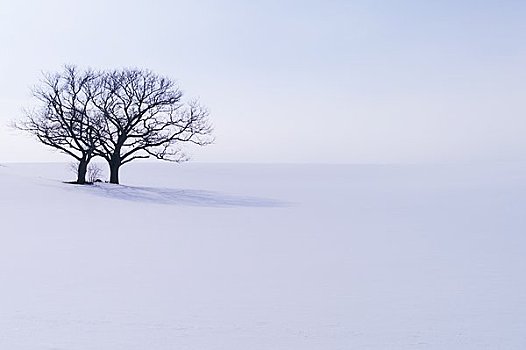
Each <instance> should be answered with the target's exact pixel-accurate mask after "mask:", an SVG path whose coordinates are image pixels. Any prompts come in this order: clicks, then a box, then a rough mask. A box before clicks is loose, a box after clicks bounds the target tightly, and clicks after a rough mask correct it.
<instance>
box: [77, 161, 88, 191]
mask: <svg viewBox="0 0 526 350" xmlns="http://www.w3.org/2000/svg"><path fill="white" fill-rule="evenodd" d="M88 163H89V161H88V160H86V159H81V160H80V161H79V167H78V169H77V183H78V184H80V185H84V184H86V173H87V171H88Z"/></svg>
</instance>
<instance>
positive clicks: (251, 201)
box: [81, 184, 288, 208]
mask: <svg viewBox="0 0 526 350" xmlns="http://www.w3.org/2000/svg"><path fill="white" fill-rule="evenodd" d="M81 188H82V190H84V191H87V192H89V193H91V194H94V195H97V196H101V197H107V198H115V199H121V200H127V201H134V202H147V203H156V204H170V205H184V206H198V207H267V208H269V207H285V206H288V204H287V203H284V202H281V201H277V200H273V199H267V198H258V197H246V196H236V195H229V194H223V193H219V192H212V191H202V190H186V189H172V188H156V187H132V186H123V185H111V184H95V185H93V186H85V187H81Z"/></svg>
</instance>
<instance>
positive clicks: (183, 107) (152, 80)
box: [93, 69, 212, 184]
mask: <svg viewBox="0 0 526 350" xmlns="http://www.w3.org/2000/svg"><path fill="white" fill-rule="evenodd" d="M98 84H99V85H98V86H97V91H98V93H97V94H94V98H93V103H94V105H95V106H96V108H97V110H98V111H99V112H100V115H101V118H102V125H101V126H100V128H99V129H98V136H97V139H98V141H99V142H100V145H99V146H98V147H97V149H96V154H97V155H99V156H101V157H102V158H104V159H105V160H106V161H107V162H108V164H109V168H110V182H111V183H115V184H118V183H119V170H120V167H121V166H122V165H123V164H126V163H129V162H131V161H133V160H135V159H139V158H149V157H154V158H157V159H162V160H169V161H176V162H180V161H184V160H186V159H187V158H186V156H185V154H184V153H183V151H182V150H181V148H180V147H179V146H180V144H181V143H183V142H190V143H194V144H197V145H206V144H209V143H210V142H212V138H211V136H210V134H211V126H210V124H209V122H208V111H207V109H206V108H204V107H203V106H201V105H200V104H199V103H198V102H197V101H190V102H188V103H185V102H183V101H182V96H183V94H182V92H181V91H180V89H179V88H178V86H177V85H176V84H175V82H174V81H172V80H170V79H168V78H166V77H162V76H160V75H157V74H154V73H152V72H151V71H148V70H139V69H122V70H114V71H111V72H107V73H106V74H104V75H103V76H102V77H101V78H100V79H99V80H98Z"/></svg>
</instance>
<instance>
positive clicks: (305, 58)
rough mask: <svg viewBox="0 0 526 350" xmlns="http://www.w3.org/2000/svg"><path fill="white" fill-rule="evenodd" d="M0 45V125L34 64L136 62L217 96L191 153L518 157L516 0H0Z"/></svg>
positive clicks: (38, 154)
mask: <svg viewBox="0 0 526 350" xmlns="http://www.w3.org/2000/svg"><path fill="white" fill-rule="evenodd" d="M0 43H1V46H2V50H1V51H0V104H1V106H2V109H1V110H0V123H1V124H3V125H5V124H7V123H8V122H9V120H11V119H13V118H16V117H17V116H19V115H20V110H21V108H22V107H23V106H27V105H28V97H29V88H30V86H31V85H32V84H34V83H35V82H36V81H37V80H38V79H39V75H40V72H41V71H43V70H44V71H48V70H57V69H59V68H60V67H61V66H62V65H63V64H65V63H73V64H77V65H79V66H82V67H83V66H91V67H94V68H109V67H122V66H138V67H146V68H151V69H153V70H155V71H157V72H159V73H162V74H166V75H169V76H172V77H174V78H177V79H178V80H179V81H180V83H181V86H182V87H183V90H185V91H186V92H187V94H188V96H199V97H200V98H201V99H202V101H203V102H204V103H205V104H207V105H208V106H209V108H210V109H211V112H212V121H213V123H214V124H215V129H216V139H217V141H216V144H215V145H213V146H210V147H206V148H204V149H202V150H194V151H193V158H194V159H195V160H198V161H227V162H229V161H251V162H260V161H263V162H345V163H349V162H351V163H352V162H358V163H370V162H373V163H377V162H421V161H426V162H430V161H431V162H435V161H436V162H447V161H479V160H524V159H526V137H524V135H525V134H526V103H524V100H525V99H526V2H525V1H387V0H384V1H339V0H335V1H330V0H328V1H275V0H271V1H261V2H256V1H221V0H217V1H212V0H201V1H184V2H183V1H155V0H153V1H152V0H151V1H136V0H135V1H134V0H130V1H101V0H96V1H83V2H75V1H65V0H64V1H62V0H49V1H36V0H32V1H12V0H2V2H1V3H0ZM3 125H2V126H1V127H0V161H39V160H44V161H47V160H62V159H67V158H63V157H61V156H59V155H57V154H56V153H54V152H50V151H48V150H46V148H45V147H43V146H40V145H39V144H37V143H36V142H34V141H31V140H30V139H29V138H28V137H26V136H24V135H20V134H17V133H16V132H13V131H10V130H9V129H8V128H7V127H5V126H3Z"/></svg>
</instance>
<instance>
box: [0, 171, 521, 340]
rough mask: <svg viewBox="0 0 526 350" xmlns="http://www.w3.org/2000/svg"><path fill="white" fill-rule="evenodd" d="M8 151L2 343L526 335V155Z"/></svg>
mask: <svg viewBox="0 0 526 350" xmlns="http://www.w3.org/2000/svg"><path fill="white" fill-rule="evenodd" d="M67 168H68V167H67V165H63V164H7V165H6V166H4V167H0V218H1V220H0V230H1V234H0V282H1V285H0V349H9V350H18V349H24V350H25V349H27V350H30V349H31V350H34V349H50V350H51V349H54V350H62V349H64V350H77V349H78V350H80V349H82V350H88V349H96V350H144V349H148V350H156V349H162V350H168V349H170V350H171V349H181V350H182V349H196V350H197V349H199V350H208V349H214V350H237V349H242V350H260V349H261V350H263V349H265V350H278V349H283V350H285V349H286V350H290V349H302V350H309V349H319V350H332V349H342V350H343V349H375V350H376V349H378V350H380V349H381V350H384V349H437V350H438V349H440V350H443V349H473V350H481V349H492V350H494V349H507V350H509V349H524V348H526V273H525V271H526V215H525V212H526V165H520V164H519V165H517V164H505V165H503V164H500V165H498V164H497V165H492V166H489V165H488V166H480V165H478V166H474V165H472V166H467V165H448V166H431V165H427V166H424V165H420V166H416V165H407V166H394V165H392V166H389V165H385V166H372V165H370V166H368V165H363V166H360V165H248V164H246V165H239V164H238V165H233V164H185V165H174V164H151V163H138V164H130V165H127V166H126V167H125V168H123V173H122V182H123V183H124V184H125V186H113V185H108V184H100V185H97V186H92V187H79V186H74V185H67V184H63V183H61V182H60V180H70V179H71V176H69V174H68V170H67Z"/></svg>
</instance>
